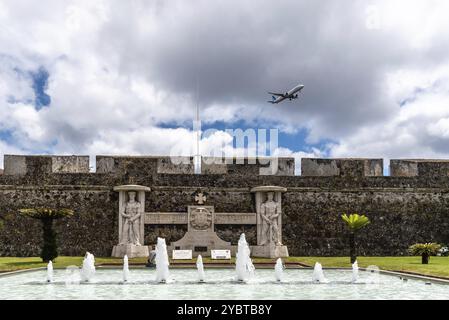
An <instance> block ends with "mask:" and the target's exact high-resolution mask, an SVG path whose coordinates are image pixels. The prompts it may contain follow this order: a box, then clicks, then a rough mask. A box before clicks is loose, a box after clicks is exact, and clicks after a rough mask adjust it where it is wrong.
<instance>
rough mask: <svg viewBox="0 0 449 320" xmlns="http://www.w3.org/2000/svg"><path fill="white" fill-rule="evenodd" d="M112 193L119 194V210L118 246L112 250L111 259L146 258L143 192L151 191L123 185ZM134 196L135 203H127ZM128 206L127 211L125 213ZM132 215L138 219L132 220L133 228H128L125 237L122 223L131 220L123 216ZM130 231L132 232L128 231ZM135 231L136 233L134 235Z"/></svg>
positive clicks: (137, 186)
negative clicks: (126, 257) (125, 257)
mask: <svg viewBox="0 0 449 320" xmlns="http://www.w3.org/2000/svg"><path fill="white" fill-rule="evenodd" d="M114 191H118V192H119V210H118V227H119V232H118V234H119V238H118V244H117V245H116V246H114V248H113V249H112V256H113V257H123V256H125V255H127V256H128V258H135V257H148V256H149V248H148V246H145V245H144V226H145V221H144V218H145V217H144V214H145V192H147V191H148V192H149V191H151V189H150V188H149V187H145V186H139V185H123V186H117V187H114ZM133 194H134V195H135V202H133V203H131V202H129V201H130V199H129V197H130V195H131V197H132V196H133ZM127 206H128V211H129V212H126V209H127ZM125 213H126V214H130V213H132V214H133V215H134V216H135V215H139V218H138V219H135V220H134V223H133V226H129V227H128V230H127V231H128V233H127V234H126V235H125V234H123V232H124V226H125V225H124V223H127V222H128V221H130V220H131V219H132V218H131V219H129V220H128V218H125V217H124V216H123V215H124V214H125ZM130 229H132V230H130ZM135 231H137V232H136V233H135ZM129 234H130V235H132V237H131V238H132V239H129V237H128V235H129Z"/></svg>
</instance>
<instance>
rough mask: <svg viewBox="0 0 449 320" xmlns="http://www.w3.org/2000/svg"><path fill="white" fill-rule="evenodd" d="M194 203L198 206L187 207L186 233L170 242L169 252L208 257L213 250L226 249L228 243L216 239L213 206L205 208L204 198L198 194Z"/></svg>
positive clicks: (228, 245)
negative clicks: (186, 252)
mask: <svg viewBox="0 0 449 320" xmlns="http://www.w3.org/2000/svg"><path fill="white" fill-rule="evenodd" d="M195 201H196V202H197V203H198V204H200V205H195V206H187V232H186V234H185V235H184V237H182V238H181V239H180V240H178V241H175V242H172V243H171V245H170V248H169V249H170V250H173V249H174V250H192V253H193V255H194V256H197V255H198V254H201V255H207V256H208V255H209V254H210V251H211V250H213V249H228V248H230V247H231V243H230V242H226V241H224V240H222V239H220V238H219V237H218V235H217V234H216V233H215V230H214V221H215V210H214V206H206V205H204V203H205V202H206V197H205V196H204V195H203V194H202V193H199V194H197V195H196V196H195Z"/></svg>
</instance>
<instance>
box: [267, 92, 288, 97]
mask: <svg viewBox="0 0 449 320" xmlns="http://www.w3.org/2000/svg"><path fill="white" fill-rule="evenodd" d="M268 93H269V94H272V95H274V96H278V97H284V96H285V94H284V93H276V92H269V91H268Z"/></svg>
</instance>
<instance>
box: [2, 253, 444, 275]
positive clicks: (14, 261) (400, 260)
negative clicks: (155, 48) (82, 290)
mask: <svg viewBox="0 0 449 320" xmlns="http://www.w3.org/2000/svg"><path fill="white" fill-rule="evenodd" d="M82 260H83V258H82V257H64V256H61V257H58V258H57V259H56V261H55V262H54V264H53V265H54V267H55V268H64V267H67V266H69V265H76V266H81V264H82ZM283 260H284V262H287V263H300V264H303V265H308V266H313V265H314V264H315V262H316V261H318V262H320V263H321V264H322V265H323V267H348V268H349V267H350V266H351V265H350V263H349V257H289V258H286V259H283ZM203 261H204V262H205V263H220V264H222V263H227V264H230V265H232V264H233V263H234V259H233V260H231V261H228V262H223V261H217V260H211V259H210V258H204V259H203ZM253 261H254V262H255V263H270V262H274V261H275V259H264V258H254V259H253ZM145 262H146V258H135V259H130V264H142V263H145ZM189 262H195V260H183V261H179V260H178V261H172V262H171V263H172V264H181V263H189ZM95 263H96V264H97V265H101V264H116V265H121V264H122V259H119V258H111V257H107V258H102V257H95ZM358 263H359V266H360V267H367V266H369V265H376V266H378V267H379V268H380V269H383V270H392V271H405V272H413V273H419V274H424V275H430V276H438V277H445V278H449V257H431V258H430V263H429V264H428V265H423V264H421V257H359V258H358ZM45 266H46V264H45V263H42V262H41V259H40V258H38V257H31V258H18V257H0V272H6V271H14V270H20V269H29V268H37V267H45Z"/></svg>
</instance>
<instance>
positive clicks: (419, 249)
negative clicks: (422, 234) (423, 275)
mask: <svg viewBox="0 0 449 320" xmlns="http://www.w3.org/2000/svg"><path fill="white" fill-rule="evenodd" d="M440 249H441V245H440V244H438V243H434V242H432V243H415V244H414V245H411V246H410V247H409V248H408V250H409V252H410V253H411V254H412V255H414V256H421V263H422V264H428V263H429V260H430V256H434V255H436V254H437V253H438V250H440Z"/></svg>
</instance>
